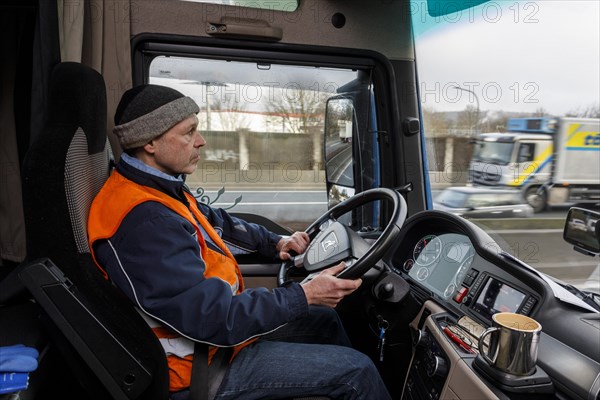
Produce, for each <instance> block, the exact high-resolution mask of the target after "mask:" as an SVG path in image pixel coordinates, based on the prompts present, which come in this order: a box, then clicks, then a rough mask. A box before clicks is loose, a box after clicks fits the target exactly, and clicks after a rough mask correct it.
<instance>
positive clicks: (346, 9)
mask: <svg viewBox="0 0 600 400" xmlns="http://www.w3.org/2000/svg"><path fill="white" fill-rule="evenodd" d="M172 3H173V0H153V1H141V2H136V6H135V7H132V8H131V21H132V22H131V33H132V36H135V35H138V34H141V33H149V32H161V33H164V34H172V35H186V36H195V37H209V34H208V33H207V32H206V23H207V22H211V23H220V22H223V21H237V22H244V20H246V22H247V23H248V20H255V21H260V22H266V23H267V24H269V25H270V26H273V27H278V28H281V30H282V33H283V36H282V38H281V40H280V41H281V42H282V43H288V44H305V43H311V44H312V45H317V46H329V47H341V48H355V49H368V50H373V51H376V52H379V53H381V54H383V55H385V56H386V57H387V58H389V59H390V60H414V49H413V46H412V40H411V29H410V12H409V10H410V2H409V1H408V0H402V1H386V2H378V7H373V4H372V3H371V2H368V1H363V0H347V1H339V0H299V4H298V8H297V9H296V10H295V11H291V12H288V11H275V10H270V9H257V8H247V7H236V6H228V5H217V4H204V3H196V2H185V1H181V3H182V4H179V5H178V7H177V8H176V9H175V10H174V9H173V7H172ZM336 13H340V14H342V15H343V16H344V17H345V24H344V25H343V26H342V27H340V28H336V27H335V26H334V25H333V24H332V21H331V17H332V15H334V14H336ZM315 21H316V22H317V23H316V24H315ZM307 26H310V27H311V29H306V27H307ZM315 27H316V29H314V28H315Z"/></svg>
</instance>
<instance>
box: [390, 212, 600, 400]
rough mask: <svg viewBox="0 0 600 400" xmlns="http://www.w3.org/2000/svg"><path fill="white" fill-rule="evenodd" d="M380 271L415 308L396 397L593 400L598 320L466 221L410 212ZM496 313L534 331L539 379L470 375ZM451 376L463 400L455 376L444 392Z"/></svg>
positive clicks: (599, 381) (599, 378) (598, 379)
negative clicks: (401, 388) (532, 323)
mask: <svg viewBox="0 0 600 400" xmlns="http://www.w3.org/2000/svg"><path fill="white" fill-rule="evenodd" d="M387 264H388V266H389V267H390V269H391V272H392V274H393V275H395V276H397V277H399V279H401V280H403V281H406V282H408V284H409V286H410V293H411V296H412V298H414V299H416V300H417V302H418V304H420V305H421V313H420V315H419V316H418V317H417V318H415V321H413V323H411V327H412V328H413V329H414V330H415V331H416V332H419V333H418V335H417V336H419V337H426V339H424V340H423V341H421V345H420V346H421V347H419V346H417V347H416V350H415V357H414V360H413V361H412V364H411V368H410V370H409V375H408V378H407V384H406V391H405V395H404V396H403V399H404V398H406V399H412V398H423V397H422V396H423V395H424V393H425V392H424V391H426V395H427V396H428V397H426V398H432V399H435V398H468V397H471V398H474V397H473V396H475V397H477V396H480V397H481V396H483V398H512V397H513V394H515V396H517V397H518V396H522V395H523V394H524V393H525V392H520V391H527V390H529V393H530V394H532V395H540V396H544V395H547V394H548V393H550V392H549V391H548V390H550V389H551V390H552V393H561V396H556V397H554V396H551V398H561V397H562V396H563V395H564V396H565V398H581V399H587V398H594V399H596V395H598V394H599V393H600V321H599V320H600V317H599V315H600V314H598V313H589V312H586V311H583V310H582V309H577V308H574V307H572V306H569V305H567V304H565V303H564V302H562V301H560V300H559V299H558V298H556V297H555V294H554V292H553V291H552V289H551V288H550V287H549V284H548V283H547V281H545V280H544V279H542V278H541V277H540V275H539V274H537V273H535V271H532V270H531V269H530V268H525V267H524V266H523V265H522V264H519V262H518V260H515V259H512V258H511V257H508V256H507V255H506V253H504V252H503V251H502V249H500V248H499V247H498V245H497V244H496V243H495V241H494V240H493V239H492V238H491V237H490V236H489V235H488V234H487V233H485V232H484V231H483V230H481V229H480V228H479V227H477V226H476V225H474V224H473V223H471V222H469V221H468V220H465V219H463V218H460V217H456V216H453V215H450V214H448V213H443V212H439V211H425V212H422V213H419V214H416V215H414V216H412V217H411V218H409V219H408V220H407V221H406V222H405V224H404V226H403V227H402V230H401V233H400V236H399V244H398V245H397V246H396V248H395V249H393V251H392V255H391V256H390V259H389V260H388V261H387ZM497 312H516V313H519V314H523V315H528V316H530V317H532V318H534V319H536V320H537V321H538V322H540V324H541V325H542V336H541V341H540V346H539V354H538V372H539V373H540V374H542V375H543V379H542V378H541V377H535V379H538V378H540V379H541V380H539V381H535V379H534V378H531V379H529V383H531V382H535V384H534V385H530V386H529V387H525V386H526V385H525V386H523V387H521V386H518V387H517V386H515V387H513V386H511V384H512V383H510V384H507V382H502V384H499V385H498V386H496V385H494V384H492V385H490V384H489V382H490V380H489V379H482V376H483V375H482V373H483V372H482V371H479V372H478V371H477V365H476V364H477V362H476V361H477V359H478V358H480V357H478V346H477V343H478V338H479V336H480V335H481V333H482V332H483V331H484V330H485V329H487V328H488V327H489V326H491V325H492V316H493V315H494V314H495V313H497ZM558 316H560V317H558ZM463 339H464V340H463ZM423 342H424V343H425V344H423ZM446 364H447V365H446ZM565 365H568V366H569V368H565ZM459 370H461V371H462V373H464V374H468V375H469V376H470V377H471V378H470V379H467V381H468V382H471V383H473V382H477V384H474V388H475V389H474V391H470V392H465V390H467V389H466V387H467V386H468V385H466V384H465V379H464V376H463V378H461V379H460V381H461V382H462V383H461V384H456V383H454V387H453V388H452V389H451V387H452V382H453V381H454V379H452V377H451V374H452V373H453V371H454V373H458V372H457V371H459ZM538 372H536V373H538ZM487 378H489V376H488V377H487ZM485 382H487V383H485ZM495 383H498V382H495ZM517 385H520V384H517ZM419 387H420V388H421V389H419ZM498 387H501V390H498ZM482 388H483V389H482ZM452 390H453V391H454V392H453V393H452ZM536 390H537V392H536ZM461 391H463V392H462V395H459V394H458V392H461ZM506 393H509V394H508V395H506ZM432 396H433V397H432ZM453 396H456V397H453ZM532 398H533V397H532ZM599 398H600V397H599Z"/></svg>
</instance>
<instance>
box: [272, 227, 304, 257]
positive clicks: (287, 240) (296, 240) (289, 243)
mask: <svg viewBox="0 0 600 400" xmlns="http://www.w3.org/2000/svg"><path fill="white" fill-rule="evenodd" d="M309 243H310V238H309V237H308V234H307V233H306V232H294V233H293V234H292V236H285V237H282V238H281V240H280V241H279V242H278V243H277V246H276V249H277V251H278V252H279V258H280V259H282V260H289V259H291V258H292V256H291V255H290V253H289V252H290V251H294V252H296V254H302V253H304V252H305V251H306V248H307V247H308V244H309Z"/></svg>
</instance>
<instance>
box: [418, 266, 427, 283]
mask: <svg viewBox="0 0 600 400" xmlns="http://www.w3.org/2000/svg"><path fill="white" fill-rule="evenodd" d="M428 276H429V270H428V269H427V268H426V267H421V268H419V270H418V271H417V279H418V280H420V281H424V280H425V279H427V277H428Z"/></svg>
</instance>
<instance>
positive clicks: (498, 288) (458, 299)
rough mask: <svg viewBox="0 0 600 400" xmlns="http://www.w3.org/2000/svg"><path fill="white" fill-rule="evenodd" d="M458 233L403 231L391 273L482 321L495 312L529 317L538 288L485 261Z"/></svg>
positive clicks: (537, 297) (468, 240) (438, 230)
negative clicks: (404, 233) (403, 236)
mask: <svg viewBox="0 0 600 400" xmlns="http://www.w3.org/2000/svg"><path fill="white" fill-rule="evenodd" d="M453 231H454V232H453ZM458 231H459V230H458V229H457V228H456V227H447V228H446V229H444V228H443V227H442V228H441V229H437V230H435V231H434V232H433V233H432V232H425V233H423V232H418V231H417V232H409V235H408V238H407V239H408V240H405V241H404V242H403V243H404V244H405V246H403V247H404V250H402V251H400V252H399V254H397V255H396V258H395V260H394V263H393V264H392V270H394V272H396V273H397V274H399V275H401V276H403V277H405V278H406V279H408V280H409V281H411V282H412V283H414V285H413V286H414V287H415V290H416V291H419V290H420V291H421V292H423V293H425V295H426V296H427V297H429V296H431V297H433V298H436V299H440V300H441V301H443V302H444V303H446V304H451V305H452V308H454V309H455V308H458V309H461V310H462V311H463V312H466V313H468V314H471V315H472V316H474V317H476V318H477V319H480V320H482V321H483V322H490V321H491V319H492V315H494V314H495V313H498V312H518V313H520V314H524V315H530V314H531V313H532V312H533V310H534V308H535V306H536V304H537V303H538V302H539V299H540V297H541V295H540V294H539V291H540V290H539V288H534V287H531V286H528V285H524V284H523V282H522V281H520V280H518V279H515V277H513V276H510V274H507V273H506V272H505V271H503V270H502V269H500V268H498V267H497V266H496V265H494V264H493V263H490V262H489V261H487V260H485V259H484V258H483V257H482V256H481V255H480V254H478V253H477V252H476V250H475V245H474V244H473V241H472V240H471V239H470V238H469V236H468V235H467V234H465V233H460V232H458ZM490 240H491V239H490ZM489 243H491V242H488V244H489ZM406 249H408V250H406Z"/></svg>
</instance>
